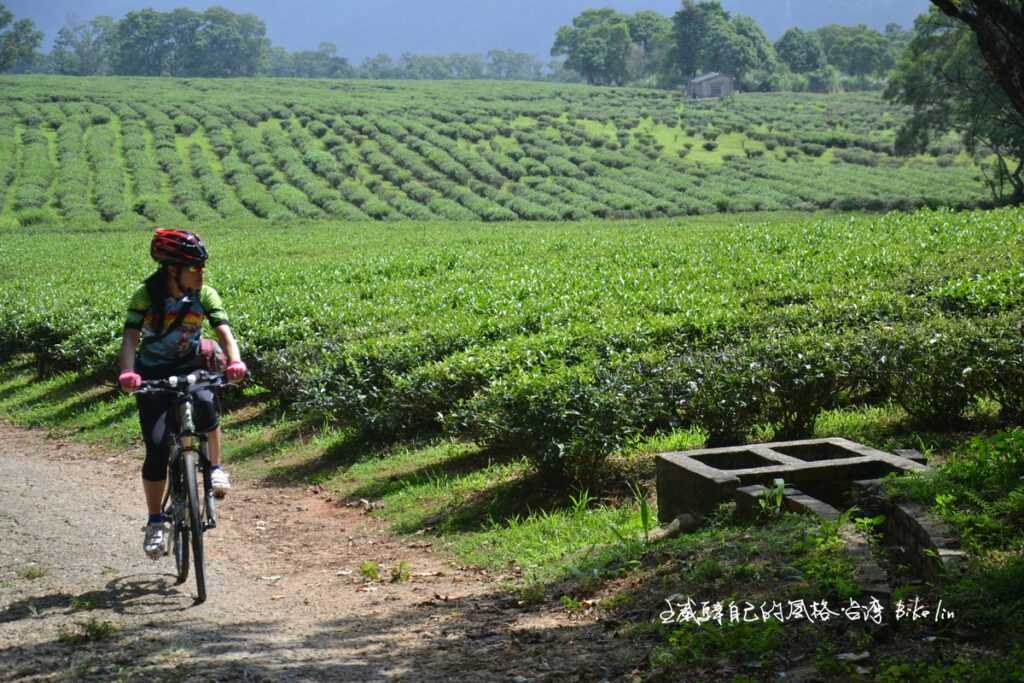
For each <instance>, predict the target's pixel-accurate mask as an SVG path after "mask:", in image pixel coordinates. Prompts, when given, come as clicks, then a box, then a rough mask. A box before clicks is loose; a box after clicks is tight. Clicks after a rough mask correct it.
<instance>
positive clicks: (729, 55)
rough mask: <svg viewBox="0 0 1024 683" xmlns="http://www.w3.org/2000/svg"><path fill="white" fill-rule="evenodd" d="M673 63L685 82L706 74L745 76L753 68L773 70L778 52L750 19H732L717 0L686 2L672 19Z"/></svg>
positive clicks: (740, 17)
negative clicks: (715, 72)
mask: <svg viewBox="0 0 1024 683" xmlns="http://www.w3.org/2000/svg"><path fill="white" fill-rule="evenodd" d="M672 24H673V50H672V53H671V56H670V62H671V63H672V64H673V66H674V70H675V71H676V72H677V73H678V75H679V76H681V77H682V78H683V80H688V79H690V78H692V77H693V76H695V75H697V74H698V73H700V72H703V71H720V72H722V73H726V74H729V75H730V76H736V77H737V78H741V77H743V76H744V75H745V74H747V73H748V72H750V71H752V70H754V69H759V68H760V69H767V70H771V69H772V68H773V67H774V65H775V49H774V48H773V47H772V44H771V43H770V42H769V41H768V38H767V36H765V34H764V31H762V30H761V27H760V26H759V25H758V23H757V22H756V21H754V20H753V19H751V18H750V17H746V16H743V15H737V16H736V17H735V18H731V17H730V15H729V13H728V12H726V11H725V9H723V8H722V5H721V3H719V2H717V0H715V1H712V2H700V3H696V4H694V3H693V1H692V0H685V2H684V3H683V7H682V9H680V10H679V11H678V12H676V14H675V15H674V16H673V21H672Z"/></svg>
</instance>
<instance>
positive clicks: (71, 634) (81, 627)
mask: <svg viewBox="0 0 1024 683" xmlns="http://www.w3.org/2000/svg"><path fill="white" fill-rule="evenodd" d="M115 633H117V626H115V625H114V624H113V623H111V622H109V621H100V620H99V619H96V618H95V617H93V618H92V619H90V620H89V621H84V622H80V623H76V624H75V627H74V628H67V627H64V628H62V629H61V630H60V633H59V634H58V638H60V640H62V641H63V642H66V643H75V644H79V643H91V642H95V641H97V640H105V639H107V638H109V637H111V636H112V635H114V634H115Z"/></svg>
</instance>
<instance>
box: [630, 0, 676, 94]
mask: <svg viewBox="0 0 1024 683" xmlns="http://www.w3.org/2000/svg"><path fill="white" fill-rule="evenodd" d="M627 25H628V26H629V36H630V38H631V39H632V41H633V48H632V50H631V51H630V66H629V68H628V69H627V70H628V71H629V74H630V78H631V79H632V78H645V77H647V76H650V75H652V74H653V73H655V72H656V71H657V70H658V69H659V68H660V67H661V65H662V63H663V62H664V61H665V55H666V54H667V53H668V51H669V49H670V47H671V42H672V20H671V19H669V18H668V17H665V16H662V15H661V14H658V13H657V12H652V11H650V10H645V11H642V12H637V13H636V14H634V15H633V16H631V17H629V20H628V21H627Z"/></svg>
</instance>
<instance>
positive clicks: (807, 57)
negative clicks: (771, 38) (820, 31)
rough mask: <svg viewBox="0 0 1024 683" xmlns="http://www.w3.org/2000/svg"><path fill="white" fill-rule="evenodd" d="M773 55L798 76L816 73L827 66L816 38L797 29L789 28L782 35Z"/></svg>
mask: <svg viewBox="0 0 1024 683" xmlns="http://www.w3.org/2000/svg"><path fill="white" fill-rule="evenodd" d="M775 54H777V55H778V57H779V59H780V60H781V61H782V62H783V63H784V64H785V65H786V66H788V67H789V68H790V70H791V71H793V72H794V73H798V74H805V73H809V72H811V71H817V70H818V69H820V68H822V67H823V66H825V64H827V61H826V60H825V50H824V49H822V47H821V42H820V41H819V40H818V38H817V37H815V36H814V35H813V34H810V33H804V32H803V31H801V30H800V29H798V28H791V29H789V30H788V31H786V32H785V33H783V34H782V37H781V38H779V40H778V41H777V42H776V43H775Z"/></svg>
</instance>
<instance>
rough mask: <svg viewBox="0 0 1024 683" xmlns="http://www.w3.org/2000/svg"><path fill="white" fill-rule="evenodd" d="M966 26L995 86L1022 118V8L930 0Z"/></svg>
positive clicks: (992, 0)
mask: <svg viewBox="0 0 1024 683" xmlns="http://www.w3.org/2000/svg"><path fill="white" fill-rule="evenodd" d="M932 4H933V5H935V6H936V7H938V8H939V9H940V10H942V11H943V12H944V13H945V14H946V15H948V16H950V17H952V18H954V19H958V20H960V21H962V22H963V23H964V24H966V25H967V26H968V27H969V28H970V29H971V31H973V32H974V34H975V36H976V37H977V43H978V49H979V50H980V52H981V55H982V57H983V58H984V60H985V63H986V64H987V65H988V67H989V69H990V70H991V73H992V75H993V77H994V78H995V81H996V83H998V84H999V87H1001V88H1002V89H1003V92H1005V93H1006V96H1007V97H1008V98H1009V100H1010V102H1011V103H1012V104H1013V107H1014V108H1015V109H1016V110H1017V112H1018V113H1020V114H1021V115H1024V5H1022V3H1021V0H932Z"/></svg>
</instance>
